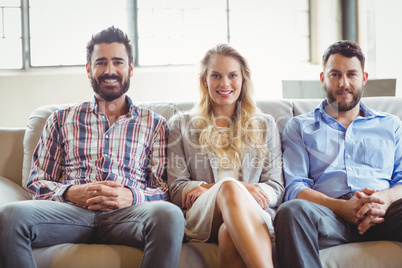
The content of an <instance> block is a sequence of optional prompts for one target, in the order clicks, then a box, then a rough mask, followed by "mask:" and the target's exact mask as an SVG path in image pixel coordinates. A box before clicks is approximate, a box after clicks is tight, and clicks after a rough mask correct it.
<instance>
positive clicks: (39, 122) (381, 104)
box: [22, 97, 402, 186]
mask: <svg viewBox="0 0 402 268" xmlns="http://www.w3.org/2000/svg"><path fill="white" fill-rule="evenodd" d="M363 102H364V103H365V104H366V105H368V106H369V107H371V108H373V109H375V110H379V111H384V112H387V113H391V114H394V115H396V116H398V117H399V118H400V119H402V98H397V97H369V98H363ZM320 103H321V100H320V99H281V100H264V101H257V106H258V107H259V108H260V109H261V111H262V112H263V113H266V114H271V115H272V116H273V117H274V119H275V121H276V123H277V125H278V129H279V132H280V133H282V131H283V129H284V127H285V125H286V123H287V122H288V121H289V119H290V118H292V117H293V116H297V115H300V114H303V113H307V112H310V111H312V110H314V109H315V108H316V107H317V106H318V105H319V104H320ZM135 104H136V105H138V106H141V107H143V108H146V109H149V110H151V111H154V112H156V113H158V114H161V115H162V116H164V117H165V118H166V119H167V120H169V118H170V117H172V115H173V114H175V113H177V112H183V111H187V110H190V109H191V108H192V107H194V103H193V102H176V103H173V102H169V103H166V102H154V103H135ZM70 105H72V104H61V105H47V106H42V107H39V108H38V109H36V110H35V111H33V112H32V114H31V116H30V119H29V121H28V125H27V130H26V132H25V136H24V161H23V169H22V185H23V186H25V185H26V182H27V180H28V176H29V172H30V168H31V164H32V154H33V151H34V150H35V148H36V146H37V143H38V141H39V138H40V135H41V132H42V129H43V127H44V125H45V122H46V120H47V118H48V117H49V116H50V115H51V113H52V112H54V111H56V110H59V109H63V108H66V107H68V106H70Z"/></svg>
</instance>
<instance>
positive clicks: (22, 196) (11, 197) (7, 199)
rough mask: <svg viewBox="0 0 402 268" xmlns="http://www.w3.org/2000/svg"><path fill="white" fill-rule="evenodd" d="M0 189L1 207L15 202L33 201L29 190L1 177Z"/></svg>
mask: <svg viewBox="0 0 402 268" xmlns="http://www.w3.org/2000/svg"><path fill="white" fill-rule="evenodd" d="M0 189H1V191H0V193H1V194H0V206H2V205H5V204H7V203H11V202H15V201H21V200H27V199H31V196H30V195H29V194H28V192H27V190H25V189H24V188H22V187H21V186H19V185H18V184H16V183H15V182H13V181H11V180H9V179H8V178H5V177H2V176H0Z"/></svg>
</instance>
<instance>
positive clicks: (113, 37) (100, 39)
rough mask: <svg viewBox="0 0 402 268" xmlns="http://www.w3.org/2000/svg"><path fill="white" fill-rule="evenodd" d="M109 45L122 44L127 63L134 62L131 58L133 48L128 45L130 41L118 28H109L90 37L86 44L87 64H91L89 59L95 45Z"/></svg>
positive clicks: (132, 57)
mask: <svg viewBox="0 0 402 268" xmlns="http://www.w3.org/2000/svg"><path fill="white" fill-rule="evenodd" d="M102 43H106V44H111V43H120V44H124V46H125V47H126V51H127V55H128V61H129V63H131V62H132V61H133V60H134V56H133V47H132V45H131V43H130V39H129V38H128V36H127V34H125V33H124V32H123V31H122V30H120V29H119V28H115V27H114V26H111V27H109V28H107V29H105V30H103V31H101V32H99V33H97V34H95V35H92V38H91V40H90V41H89V42H88V43H87V63H88V64H91V57H92V53H93V51H94V47H95V45H98V44H102Z"/></svg>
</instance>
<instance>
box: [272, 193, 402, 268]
mask: <svg viewBox="0 0 402 268" xmlns="http://www.w3.org/2000/svg"><path fill="white" fill-rule="evenodd" d="M384 218H385V221H384V222H383V223H381V224H378V225H376V226H373V227H371V228H370V229H369V230H368V231H367V232H366V233H365V234H364V235H360V234H359V233H358V230H357V226H355V225H352V224H349V223H347V222H346V221H345V220H343V219H342V218H341V217H339V216H338V215H336V214H335V213H334V212H332V210H330V209H329V208H327V207H325V206H321V205H318V204H315V203H312V202H309V201H306V200H301V199H295V200H291V201H288V202H286V203H283V204H282V205H281V206H280V207H279V209H278V211H277V214H276V216H275V220H274V227H275V235H276V251H277V256H278V262H279V267H281V268H287V267H291V268H296V267H308V268H314V267H322V266H321V262H320V257H319V250H320V249H325V248H328V247H333V246H337V245H341V244H346V243H352V242H361V241H375V240H393V241H402V199H400V200H398V201H396V202H394V203H393V204H392V205H391V206H390V207H389V208H388V211H387V213H386V215H385V217H384Z"/></svg>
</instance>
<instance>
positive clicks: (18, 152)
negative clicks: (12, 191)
mask: <svg viewBox="0 0 402 268" xmlns="http://www.w3.org/2000/svg"><path fill="white" fill-rule="evenodd" d="M24 134H25V128H0V148H1V151H0V176H3V177H5V178H8V179H9V180H11V181H13V182H15V183H16V184H18V185H21V182H22V179H21V178H22V161H23V160H22V159H23V155H24V150H23V140H24Z"/></svg>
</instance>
